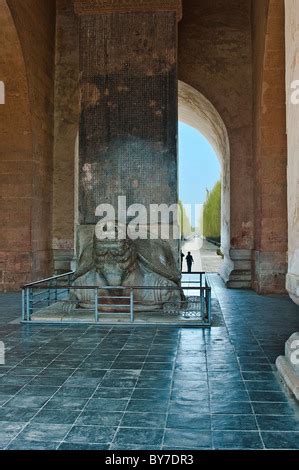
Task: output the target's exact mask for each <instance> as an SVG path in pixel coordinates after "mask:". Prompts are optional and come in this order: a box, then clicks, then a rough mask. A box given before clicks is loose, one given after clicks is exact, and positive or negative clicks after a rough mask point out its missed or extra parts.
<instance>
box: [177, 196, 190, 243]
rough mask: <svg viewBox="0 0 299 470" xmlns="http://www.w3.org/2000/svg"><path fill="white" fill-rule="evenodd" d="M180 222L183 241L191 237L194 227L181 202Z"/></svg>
mask: <svg viewBox="0 0 299 470" xmlns="http://www.w3.org/2000/svg"><path fill="white" fill-rule="evenodd" d="M179 220H180V228H181V238H182V239H183V238H185V237H189V236H190V235H191V233H192V227H191V223H190V220H189V217H188V214H187V212H186V210H185V208H184V206H183V203H182V202H181V201H179Z"/></svg>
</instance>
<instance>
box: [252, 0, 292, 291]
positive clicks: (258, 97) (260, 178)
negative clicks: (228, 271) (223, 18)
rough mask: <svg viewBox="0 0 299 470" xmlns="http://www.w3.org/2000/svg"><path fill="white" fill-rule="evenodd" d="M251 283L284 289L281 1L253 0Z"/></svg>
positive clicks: (285, 233) (285, 218) (285, 168)
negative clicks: (252, 223)
mask: <svg viewBox="0 0 299 470" xmlns="http://www.w3.org/2000/svg"><path fill="white" fill-rule="evenodd" d="M252 25H253V51H254V54H253V58H254V75H253V79H254V114H253V118H254V133H253V143H254V155H255V185H254V188H255V246H254V253H253V259H254V287H255V289H256V290H257V291H258V292H261V293H268V292H285V275H286V270H287V256H286V252H287V181H286V172H287V140H286V108H285V42H284V41H285V36H284V2H283V1H281V0H270V1H268V0H260V1H259V2H256V1H253V23H252Z"/></svg>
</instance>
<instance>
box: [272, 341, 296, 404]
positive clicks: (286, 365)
mask: <svg viewBox="0 0 299 470" xmlns="http://www.w3.org/2000/svg"><path fill="white" fill-rule="evenodd" d="M276 366H277V369H278V372H279V374H280V375H281V378H282V379H283V381H284V382H285V384H286V385H287V387H288V388H289V389H290V390H291V392H292V393H293V394H294V395H295V397H296V399H297V400H299V333H294V334H293V335H292V336H291V337H290V339H289V340H288V341H287V342H286V346H285V356H280V357H278V359H277V360H276Z"/></svg>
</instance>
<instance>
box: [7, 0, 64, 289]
mask: <svg viewBox="0 0 299 470" xmlns="http://www.w3.org/2000/svg"><path fill="white" fill-rule="evenodd" d="M0 6H1V8H0V12H1V16H0V21H1V27H0V34H1V44H2V50H3V52H1V62H0V67H1V76H3V77H4V81H5V83H6V91H7V94H6V104H5V105H4V106H1V110H0V112H1V124H0V133H1V143H0V153H1V162H0V171H1V180H2V181H1V183H2V184H1V209H0V210H1V220H2V221H3V225H2V227H1V229H0V233H1V268H2V276H1V277H0V282H1V281H2V282H1V284H0V289H1V290H6V289H10V290H12V289H18V288H19V286H20V285H21V284H22V283H25V282H27V281H30V280H33V279H38V278H40V277H43V276H46V275H48V274H50V273H51V271H52V263H51V236H52V233H51V232H52V230H51V228H52V227H51V226H52V223H51V218H52V215H51V201H52V154H53V101H54V100H53V90H54V80H53V76H54V53H55V41H54V32H55V1H54V0H51V1H47V2H40V1H39V0H22V2H20V1H17V0H9V1H7V2H6V1H3V0H1V4H0ZM2 117H3V118H2Z"/></svg>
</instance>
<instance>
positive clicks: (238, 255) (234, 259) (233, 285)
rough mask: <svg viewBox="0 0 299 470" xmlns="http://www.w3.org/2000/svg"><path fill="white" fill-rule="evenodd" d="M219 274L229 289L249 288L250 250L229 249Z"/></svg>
mask: <svg viewBox="0 0 299 470" xmlns="http://www.w3.org/2000/svg"><path fill="white" fill-rule="evenodd" d="M220 275H221V277H222V279H223V280H224V282H225V283H226V286H227V287H228V288H230V289H250V288H251V250H236V249H231V250H230V251H229V256H225V258H224V263H223V267H222V268H221V272H220Z"/></svg>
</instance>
